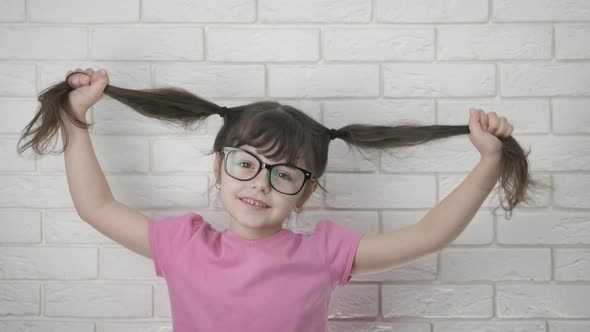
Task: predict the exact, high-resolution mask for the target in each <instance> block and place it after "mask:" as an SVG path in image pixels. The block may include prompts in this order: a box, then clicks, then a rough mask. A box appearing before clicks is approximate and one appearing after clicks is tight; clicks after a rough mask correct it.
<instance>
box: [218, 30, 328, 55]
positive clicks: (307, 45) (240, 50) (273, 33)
mask: <svg viewBox="0 0 590 332" xmlns="http://www.w3.org/2000/svg"><path fill="white" fill-rule="evenodd" d="M319 39H320V34H319V31H318V30H317V29H286V28H280V29H279V28H277V29H270V28H211V29H208V30H207V59H208V60H213V61H228V62H231V61H258V62H262V61H264V62H280V61H316V60H318V58H319V52H320V51H319Z"/></svg>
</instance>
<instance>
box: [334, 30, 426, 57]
mask: <svg viewBox="0 0 590 332" xmlns="http://www.w3.org/2000/svg"><path fill="white" fill-rule="evenodd" d="M324 58H325V59H326V60H336V61H338V60H340V61H387V60H432V59H433V58H434V30H433V29H431V28H411V29H410V28H395V29H392V28H388V29H383V28H379V29H375V28H372V29H358V28H355V29H350V28H328V29H326V31H325V35H324Z"/></svg>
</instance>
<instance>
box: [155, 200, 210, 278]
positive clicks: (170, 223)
mask: <svg viewBox="0 0 590 332" xmlns="http://www.w3.org/2000/svg"><path fill="white" fill-rule="evenodd" d="M204 224H205V221H204V220H203V217H201V216H200V215H198V214H196V213H192V212H191V213H187V214H185V215H182V216H173V217H151V218H149V226H148V238H149V242H150V248H151V251H152V259H153V260H154V266H155V269H156V275H157V276H159V277H166V275H167V273H168V271H169V269H170V267H171V266H172V263H173V262H174V258H175V257H176V255H175V254H176V253H178V252H179V251H180V250H181V248H182V247H183V246H185V245H186V244H187V243H188V242H189V241H190V239H191V237H192V236H193V235H194V234H195V232H196V231H197V230H198V229H199V228H201V227H202V226H203V225H204Z"/></svg>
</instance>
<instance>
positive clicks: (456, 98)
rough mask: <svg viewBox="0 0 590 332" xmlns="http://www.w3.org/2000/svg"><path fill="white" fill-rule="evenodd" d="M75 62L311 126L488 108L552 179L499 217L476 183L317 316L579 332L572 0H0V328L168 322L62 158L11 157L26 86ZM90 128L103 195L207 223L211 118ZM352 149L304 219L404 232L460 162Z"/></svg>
mask: <svg viewBox="0 0 590 332" xmlns="http://www.w3.org/2000/svg"><path fill="white" fill-rule="evenodd" d="M76 67H82V68H86V67H93V68H106V69H108V71H109V74H110V78H111V83H112V84H113V85H117V86H121V87H129V88H136V89H140V88H149V87H159V86H168V85H172V86H178V87H183V88H186V89H188V90H190V91H192V92H194V93H197V94H199V95H201V96H203V97H205V98H210V99H211V100H213V101H215V102H220V103H223V104H226V105H230V106H233V105H240V104H243V103H247V102H251V101H257V100H262V99H276V100H278V101H281V102H284V103H288V104H291V105H294V106H295V107H299V108H300V109H302V110H304V111H306V112H308V113H309V114H310V115H311V116H312V117H314V118H316V119H318V120H319V121H322V122H323V123H324V124H325V125H326V126H328V127H341V126H344V125H346V124H349V123H354V122H356V123H359V122H365V123H373V124H383V123H396V122H408V121H409V122H418V123H422V124H461V125H464V124H467V120H468V109H469V107H482V108H483V109H484V110H486V111H496V112H497V113H499V114H501V115H505V116H506V117H507V118H508V119H509V120H511V121H512V123H513V125H514V127H515V132H514V137H515V138H517V139H518V141H519V142H520V143H521V145H523V147H524V148H525V149H528V148H530V149H531V150H532V152H531V154H530V155H529V161H530V170H531V171H532V173H533V176H536V177H537V178H538V179H540V180H542V181H545V182H550V183H552V184H553V185H554V186H555V188H556V190H555V191H554V192H547V191H543V190H541V191H539V192H535V193H534V195H533V197H534V202H531V203H530V204H525V205H523V206H521V207H520V208H518V209H517V210H516V211H515V213H514V215H513V217H512V219H511V220H509V221H507V220H504V219H503V218H502V217H499V216H493V215H492V214H491V213H490V211H489V210H490V208H492V207H495V206H497V204H498V200H497V197H494V196H492V195H490V197H488V199H486V201H485V202H484V204H483V206H482V208H481V210H480V211H479V213H478V214H477V215H476V216H475V218H474V220H473V221H472V222H471V224H470V225H469V226H468V227H467V229H466V230H465V231H464V232H463V233H462V234H461V235H460V236H459V237H458V238H457V239H456V240H455V241H454V242H453V243H452V244H451V245H450V247H449V248H446V249H444V250H443V251H441V252H440V253H437V254H433V255H429V256H427V257H423V258H421V259H418V260H416V261H415V262H411V263H409V264H407V265H404V266H402V267H399V268H396V269H394V270H391V271H386V272H383V273H379V274H373V275H365V276H357V277H354V278H353V279H352V282H351V284H350V285H349V286H347V287H344V288H339V289H337V291H336V292H335V294H334V297H333V301H332V304H331V308H330V318H333V320H331V321H330V328H331V330H332V331H376V330H380V331H384V330H395V331H402V332H409V331H412V332H416V331H418V332H463V331H465V332H467V331H525V332H529V331H530V332H533V331H534V332H538V331H544V332H566V331H567V332H582V331H584V332H586V331H588V330H590V264H589V263H588V262H589V261H590V191H588V188H589V187H590V149H589V148H588V147H590V138H589V136H588V135H589V134H590V1H588V0H344V1H343V0H338V1H337V0H305V1H287V0H223V1H212V0H194V1H181V0H171V1H156V0H125V1H120V0H117V1H115V0H108V1H91V0H76V1H72V0H51V1H44V0H0V115H1V118H2V121H0V152H2V153H1V154H0V156H1V157H0V230H1V231H0V331H1V332H4V331H23V332H24V331H29V332H32V331H50V332H51V331H68V332H69V331H77V332H78V331H82V332H94V331H97V332H116V331H145V330H148V329H152V330H162V331H164V330H166V331H171V325H170V307H169V302H168V294H167V289H166V286H165V283H164V282H163V280H161V279H159V278H156V276H155V273H154V271H153V264H152V262H151V261H150V260H147V259H144V258H143V257H141V256H138V255H136V254H133V253H132V252H130V251H128V250H126V249H124V248H122V247H121V246H119V245H118V244H116V243H114V242H113V241H112V240H110V239H108V238H107V237H105V236H103V235H102V234H100V233H98V232H97V231H96V230H94V229H93V228H92V227H90V226H89V225H87V224H85V223H84V222H83V221H82V220H80V218H79V217H78V215H77V213H76V211H75V210H74V208H73V203H72V201H71V197H70V196H69V191H68V188H67V182H66V178H65V173H64V172H65V169H64V164H63V155H59V156H47V157H45V158H43V159H40V160H33V159H28V158H20V157H18V156H17V154H16V141H17V139H18V137H19V133H20V131H21V130H22V128H23V127H24V126H25V125H26V123H27V122H28V121H30V119H31V118H32V116H33V115H34V113H35V111H36V105H37V101H36V96H37V95H38V94H39V93H40V92H41V91H42V90H43V89H44V88H46V87H48V86H49V85H50V84H53V83H54V82H56V81H57V80H61V79H63V76H64V75H65V73H66V72H67V70H70V69H74V68H76ZM89 119H92V120H94V122H95V126H94V127H93V128H92V129H91V134H92V137H93V143H94V146H95V149H96V153H97V157H98V159H99V161H100V164H101V167H102V168H103V170H104V172H105V174H106V176H107V179H108V181H109V184H110V186H111V189H112V191H113V194H114V195H115V197H116V198H117V199H118V200H120V201H122V202H124V203H126V204H128V205H130V206H132V207H134V208H137V209H139V210H141V211H142V212H144V213H146V214H148V215H153V216H155V215H170V214H177V213H185V212H187V211H195V212H200V213H202V214H203V215H205V217H207V218H208V219H209V220H210V221H211V222H212V224H214V225H215V226H216V227H218V228H223V227H225V226H226V218H225V214H224V213H223V212H222V210H221V209H219V205H218V202H216V201H215V195H214V193H209V192H208V188H209V186H210V184H211V179H212V174H211V169H212V159H211V157H207V156H205V155H204V153H205V152H207V150H208V149H209V148H210V147H211V146H212V138H213V137H214V135H215V133H216V130H217V128H218V127H219V124H220V120H219V119H217V118H215V119H213V118H212V119H210V120H208V121H207V123H206V125H205V126H203V127H201V128H199V129H198V130H195V131H193V132H188V133H183V135H182V136H179V135H178V134H179V133H181V129H179V128H178V127H174V126H170V125H167V124H164V123H160V122H158V121H155V120H153V119H145V118H142V117H141V116H140V115H138V114H136V113H135V112H131V111H129V110H128V109H127V108H126V107H125V106H123V105H121V104H120V103H117V102H114V101H112V100H109V99H108V98H107V99H105V100H103V101H101V102H100V103H99V104H97V105H96V107H94V108H93V110H92V112H91V113H89ZM58 144H61V139H60V137H58ZM464 151H467V152H464ZM365 155H366V156H368V157H370V160H365V159H364V158H363V156H362V155H360V154H358V153H352V154H351V153H349V152H348V150H347V148H346V147H345V145H344V144H341V142H338V141H335V142H334V145H333V149H332V150H331V152H330V162H329V165H328V172H327V174H326V176H325V179H324V180H325V185H326V186H327V189H328V190H329V193H326V194H324V193H321V192H318V193H317V194H314V196H313V198H312V200H311V201H310V202H309V205H308V209H310V211H309V212H306V213H304V214H303V219H305V220H310V221H312V220H317V219H318V218H321V217H332V218H334V219H335V220H337V221H338V222H340V223H342V224H344V225H347V226H350V227H353V228H355V229H358V230H359V231H363V232H366V233H376V232H386V231H392V230H395V229H399V228H401V227H404V226H406V225H410V224H413V223H416V222H417V221H418V220H419V219H420V218H421V217H423V216H424V215H425V214H426V213H427V212H428V211H429V210H430V209H431V208H432V207H433V206H434V205H435V204H436V203H437V202H438V201H440V200H442V199H443V198H444V197H446V195H448V194H449V193H450V192H451V191H452V190H453V189H454V188H456V186H457V185H458V184H459V183H460V182H461V181H462V180H463V179H464V178H465V176H466V175H467V173H468V172H469V171H470V170H471V169H472V168H473V167H474V166H475V164H476V163H477V157H478V155H477V151H476V150H475V149H474V148H473V146H472V145H471V144H470V142H469V141H468V139H467V137H466V136H464V137H452V138H449V139H447V140H442V141H436V142H432V143H430V144H425V145H419V146H416V147H412V148H407V149H403V150H399V151H396V154H395V155H391V154H378V153H365ZM89 304H92V305H89ZM339 318H346V319H339ZM406 318H407V319H406Z"/></svg>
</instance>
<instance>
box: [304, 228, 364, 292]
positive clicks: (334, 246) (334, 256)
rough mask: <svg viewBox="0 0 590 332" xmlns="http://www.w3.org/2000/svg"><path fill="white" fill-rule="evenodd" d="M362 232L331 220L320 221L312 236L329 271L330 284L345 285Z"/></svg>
mask: <svg viewBox="0 0 590 332" xmlns="http://www.w3.org/2000/svg"><path fill="white" fill-rule="evenodd" d="M363 235H364V234H363V233H361V232H358V231H355V230H353V229H350V228H347V227H345V226H342V225H339V224H337V223H336V222H334V221H331V220H324V221H320V222H319V223H318V224H317V226H316V229H315V232H314V237H315V239H316V241H317V244H318V248H319V250H320V251H321V254H322V255H323V256H324V259H325V261H326V265H327V267H328V270H329V272H330V280H331V281H332V286H333V287H336V286H338V285H340V286H345V285H346V284H348V281H350V278H351V276H350V271H351V270H352V264H353V263H354V257H355V255H356V250H357V248H358V245H359V243H360V240H361V238H362V237H363Z"/></svg>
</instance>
